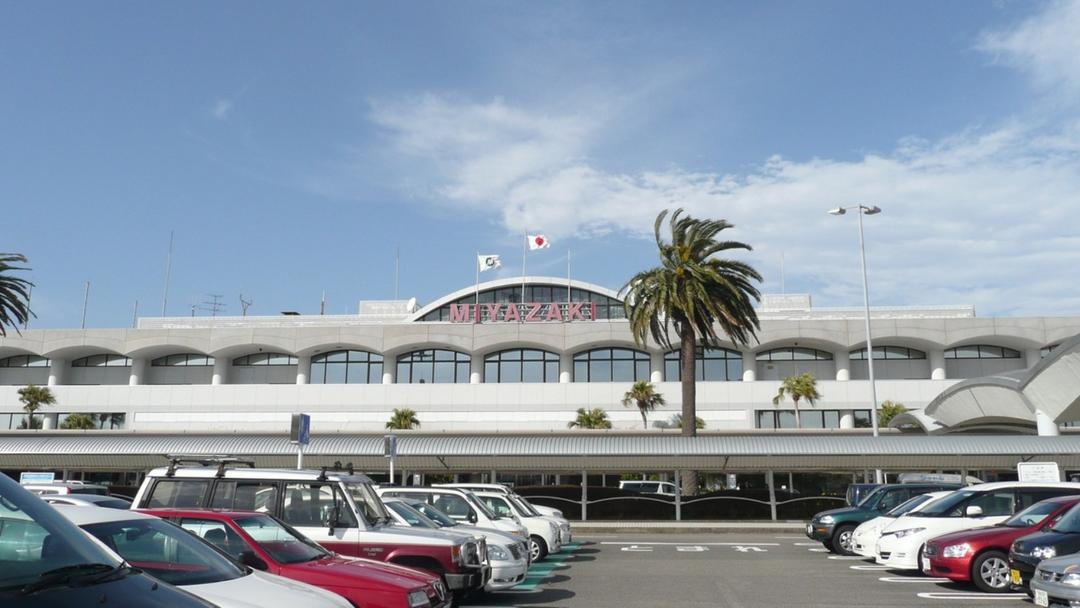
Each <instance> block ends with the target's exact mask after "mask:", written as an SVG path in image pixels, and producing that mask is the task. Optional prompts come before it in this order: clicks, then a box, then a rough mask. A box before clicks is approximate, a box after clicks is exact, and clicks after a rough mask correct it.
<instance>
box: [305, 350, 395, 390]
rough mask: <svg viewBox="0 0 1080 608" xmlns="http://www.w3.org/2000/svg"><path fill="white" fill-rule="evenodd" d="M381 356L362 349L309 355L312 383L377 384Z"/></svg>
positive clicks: (381, 360)
mask: <svg viewBox="0 0 1080 608" xmlns="http://www.w3.org/2000/svg"><path fill="white" fill-rule="evenodd" d="M382 365H383V357H382V355H378V354H375V353H369V352H367V351H362V350H339V351H333V352H329V353H322V354H319V355H314V356H313V357H311V378H310V382H311V383H312V384H378V383H380V382H382Z"/></svg>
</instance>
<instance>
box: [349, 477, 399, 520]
mask: <svg viewBox="0 0 1080 608" xmlns="http://www.w3.org/2000/svg"><path fill="white" fill-rule="evenodd" d="M345 487H346V488H348V490H349V494H350V495H351V496H352V499H353V502H355V503H356V508H357V509H359V510H360V514H361V515H363V517H364V519H365V520H367V522H368V523H369V524H374V523H379V522H388V521H391V519H390V514H389V513H387V511H386V506H385V505H383V502H382V500H381V499H380V498H379V496H378V495H377V494H375V490H373V489H371V485H370V484H366V483H346V484H345Z"/></svg>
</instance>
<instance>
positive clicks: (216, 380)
mask: <svg viewBox="0 0 1080 608" xmlns="http://www.w3.org/2000/svg"><path fill="white" fill-rule="evenodd" d="M231 363H232V359H230V358H228V357H215V358H214V374H213V375H212V376H210V384H228V383H229V365H230V364H231Z"/></svg>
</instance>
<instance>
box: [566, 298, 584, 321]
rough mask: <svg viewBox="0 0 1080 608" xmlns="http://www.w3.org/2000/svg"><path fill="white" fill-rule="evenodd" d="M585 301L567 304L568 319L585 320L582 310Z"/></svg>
mask: <svg viewBox="0 0 1080 608" xmlns="http://www.w3.org/2000/svg"><path fill="white" fill-rule="evenodd" d="M583 304H584V302H571V303H570V304H568V305H567V306H566V320H567V321H573V320H574V319H578V320H579V321H584V320H585V315H584V314H583V313H582V312H581V307H582V305H583Z"/></svg>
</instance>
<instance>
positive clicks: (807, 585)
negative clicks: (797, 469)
mask: <svg viewBox="0 0 1080 608" xmlns="http://www.w3.org/2000/svg"><path fill="white" fill-rule="evenodd" d="M577 540H578V541H579V542H578V543H577V544H576V546H570V547H568V548H566V549H564V551H563V552H562V553H561V554H559V555H555V556H549V557H548V559H547V560H545V561H544V562H541V563H538V564H536V565H534V566H533V570H530V580H529V581H527V583H526V584H524V585H522V586H520V587H518V588H516V589H514V590H511V591H509V592H503V593H494V594H488V595H487V596H484V597H481V598H477V599H475V600H470V601H469V602H467V604H466V605H475V606H488V607H494V606H506V607H509V606H552V607H554V606H590V607H592V606H620V607H622V606H628V607H633V606H641V607H646V606H648V607H656V606H679V607H702V608H705V607H709V608H716V607H730V608H748V607H755V606H762V607H765V606H769V607H775V606H822V607H833V606H867V607H870V606H898V607H899V606H952V605H955V606H958V607H959V606H971V607H976V606H997V607H1003V606H1030V605H1031V603H1030V602H1029V601H1028V600H1027V597H1026V595H1024V594H1000V595H988V594H984V593H980V592H978V591H976V590H975V589H974V588H973V587H966V586H961V585H957V584H954V583H950V582H948V581H943V580H941V579H932V578H928V577H924V576H921V575H918V574H915V573H901V572H891V571H888V570H884V569H882V567H880V566H876V565H873V563H872V562H869V561H866V560H864V559H862V558H857V557H841V556H836V555H831V554H829V553H826V552H825V551H824V549H823V548H822V547H821V545H820V544H819V543H814V542H811V541H810V540H809V539H807V538H806V537H804V536H800V535H797V534H794V533H792V534H695V535H688V534H653V535H649V534H618V535H592V536H587V537H581V538H579V539H577Z"/></svg>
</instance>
